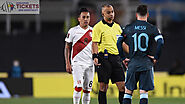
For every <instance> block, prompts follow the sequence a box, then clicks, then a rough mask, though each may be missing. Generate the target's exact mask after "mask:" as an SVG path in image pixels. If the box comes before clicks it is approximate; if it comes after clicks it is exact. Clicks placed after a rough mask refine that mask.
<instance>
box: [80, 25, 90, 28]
mask: <svg viewBox="0 0 185 104" xmlns="http://www.w3.org/2000/svg"><path fill="white" fill-rule="evenodd" d="M80 27H81V28H82V29H87V28H88V25H85V26H82V25H80Z"/></svg>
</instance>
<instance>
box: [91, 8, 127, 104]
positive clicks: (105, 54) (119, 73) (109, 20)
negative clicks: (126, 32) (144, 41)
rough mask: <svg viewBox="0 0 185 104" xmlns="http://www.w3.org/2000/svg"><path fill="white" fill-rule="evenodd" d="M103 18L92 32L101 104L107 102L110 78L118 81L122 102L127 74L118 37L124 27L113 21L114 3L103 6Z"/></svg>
mask: <svg viewBox="0 0 185 104" xmlns="http://www.w3.org/2000/svg"><path fill="white" fill-rule="evenodd" d="M102 16H103V20H101V21H100V22H98V23H97V24H96V25H95V26H94V28H93V32H92V53H93V60H94V64H95V65H96V66H98V69H97V73H98V82H99V83H100V89H99V94H98V101H99V104H107V98H106V92H107V89H108V83H109V79H111V81H112V83H116V85H117V87H118V89H119V102H120V104H122V101H123V96H124V91H125V90H124V86H125V82H124V80H125V75H124V71H123V66H122V63H121V60H120V57H119V55H118V54H119V52H118V49H117V46H116V44H117V37H118V36H120V35H121V33H122V29H121V27H120V26H119V24H117V23H115V22H113V19H114V9H113V7H112V5H103V6H102Z"/></svg>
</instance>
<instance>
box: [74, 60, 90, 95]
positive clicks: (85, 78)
mask: <svg viewBox="0 0 185 104" xmlns="http://www.w3.org/2000/svg"><path fill="white" fill-rule="evenodd" d="M72 70H73V71H72V74H73V82H74V88H75V87H82V88H83V90H87V91H91V90H92V84H93V79H94V65H92V66H88V65H79V64H77V63H76V64H75V65H74V64H73V65H72Z"/></svg>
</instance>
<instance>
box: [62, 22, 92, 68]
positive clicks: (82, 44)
mask: <svg viewBox="0 0 185 104" xmlns="http://www.w3.org/2000/svg"><path fill="white" fill-rule="evenodd" d="M65 41H66V42H68V43H72V51H71V64H72V65H73V64H74V63H78V64H82V65H93V60H92V52H91V51H92V27H90V26H88V28H87V29H86V30H84V29H83V28H81V27H80V25H78V26H75V27H73V28H71V29H70V30H69V31H68V34H67V37H66V39H65Z"/></svg>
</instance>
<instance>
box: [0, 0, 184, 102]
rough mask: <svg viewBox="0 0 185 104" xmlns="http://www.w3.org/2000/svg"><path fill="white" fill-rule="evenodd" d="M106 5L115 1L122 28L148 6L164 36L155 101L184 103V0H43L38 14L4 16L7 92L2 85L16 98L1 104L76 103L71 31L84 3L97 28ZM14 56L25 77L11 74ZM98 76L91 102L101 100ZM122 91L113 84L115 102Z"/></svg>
mask: <svg viewBox="0 0 185 104" xmlns="http://www.w3.org/2000/svg"><path fill="white" fill-rule="evenodd" d="M105 3H109V4H113V6H114V9H115V13H116V16H115V21H116V22H117V23H119V24H120V25H121V26H125V25H126V24H128V23H131V22H132V21H134V20H135V19H136V18H135V10H136V7H137V6H138V5H139V4H147V5H148V7H149V14H150V18H149V22H150V23H152V24H154V25H157V27H158V28H159V29H160V31H161V32H162V33H163V35H164V38H165V46H164V49H163V52H162V55H161V59H160V60H159V63H157V65H156V66H155V73H156V74H155V85H156V87H155V90H154V91H152V92H150V97H151V104H154V103H155V104H185V83H184V80H185V75H184V73H185V66H184V63H185V62H184V58H185V48H184V44H185V41H184V39H185V1H184V0H88V1H87V0H40V14H38V15H32V14H27V15H26V14H19V15H15V14H11V15H10V14H9V15H8V14H6V15H5V14H0V82H2V83H3V84H2V83H0V86H1V87H0V95H1V94H3V93H4V91H3V90H2V89H3V88H2V86H5V87H6V88H7V90H8V91H9V92H10V94H11V99H0V104H25V103H27V104H59V103H60V104H71V103H72V92H73V91H72V87H73V85H72V76H71V75H69V74H67V73H66V72H65V61H64V44H65V41H64V38H65V35H66V32H67V31H68V29H69V28H70V27H73V26H75V25H77V24H78V22H77V19H76V12H77V11H78V9H79V8H80V7H86V8H88V9H89V10H90V13H91V22H90V25H91V26H94V25H95V24H96V23H97V22H98V21H99V20H101V19H102V17H101V11H100V10H101V5H102V4H105ZM14 60H18V61H19V62H20V66H21V69H22V74H23V76H22V77H21V78H11V77H10V76H9V75H10V74H11V70H12V66H13V61H14ZM96 77H97V76H95V81H94V84H93V91H92V94H91V95H92V97H93V102H92V103H91V104H96V103H97V99H96V98H97V91H98V83H97V78H96ZM117 93H118V91H117V89H116V87H115V86H114V85H111V86H110V87H109V90H108V94H107V95H108V97H109V98H110V100H109V103H110V104H115V103H118V102H117V100H116V99H115V98H116V97H117ZM135 93H136V94H135V95H134V98H135V99H136V100H134V101H138V98H139V95H138V91H136V92H135ZM25 97H26V98H25ZM27 97H29V98H27ZM15 98H16V99H15ZM34 98H37V99H36V100H35V99H34ZM43 98H47V99H44V100H43ZM32 101H33V102H32ZM134 104H136V102H134Z"/></svg>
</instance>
